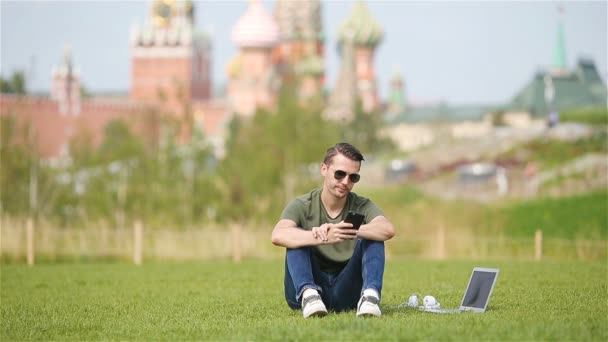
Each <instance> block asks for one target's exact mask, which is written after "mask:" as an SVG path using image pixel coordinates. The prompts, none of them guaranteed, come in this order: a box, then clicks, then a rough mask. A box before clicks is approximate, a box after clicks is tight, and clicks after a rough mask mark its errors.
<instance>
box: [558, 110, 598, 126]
mask: <svg viewBox="0 0 608 342" xmlns="http://www.w3.org/2000/svg"><path fill="white" fill-rule="evenodd" d="M560 120H561V121H564V122H568V121H571V122H581V123H586V124H590V125H608V108H606V107H598V108H580V109H574V110H568V111H564V112H562V113H560Z"/></svg>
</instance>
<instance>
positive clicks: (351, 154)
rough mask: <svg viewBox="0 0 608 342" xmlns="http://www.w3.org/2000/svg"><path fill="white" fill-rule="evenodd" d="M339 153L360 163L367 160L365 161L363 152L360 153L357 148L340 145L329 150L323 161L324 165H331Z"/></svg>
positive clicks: (344, 144) (346, 144)
mask: <svg viewBox="0 0 608 342" xmlns="http://www.w3.org/2000/svg"><path fill="white" fill-rule="evenodd" d="M338 153H340V154H342V155H344V156H345V157H346V158H348V159H350V160H354V161H358V162H361V161H363V160H365V159H363V155H362V154H361V152H359V150H358V149H357V148H356V147H355V146H353V145H351V144H349V143H338V144H336V146H334V147H330V148H328V149H327V153H325V158H324V159H323V164H325V165H330V164H331V162H332V161H333V159H334V157H335V156H336V155H337V154H338Z"/></svg>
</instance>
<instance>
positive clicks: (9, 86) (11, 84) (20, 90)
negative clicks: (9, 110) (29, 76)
mask: <svg viewBox="0 0 608 342" xmlns="http://www.w3.org/2000/svg"><path fill="white" fill-rule="evenodd" d="M0 93H7V94H19V95H24V94H26V93H27V91H26V85H25V73H24V72H23V71H21V70H19V71H15V72H13V74H12V76H11V77H10V78H9V79H4V78H2V77H0Z"/></svg>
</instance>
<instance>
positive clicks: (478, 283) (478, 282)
mask: <svg viewBox="0 0 608 342" xmlns="http://www.w3.org/2000/svg"><path fill="white" fill-rule="evenodd" d="M497 276H498V269H484V268H478V267H476V268H475V269H473V273H472V274H471V279H470V280H469V286H467V291H466V293H465V294H464V298H463V299H462V304H461V308H470V309H473V310H474V311H485V309H486V306H487V305H488V302H489V299H490V296H491V295H492V290H493V288H494V283H495V281H496V277H497Z"/></svg>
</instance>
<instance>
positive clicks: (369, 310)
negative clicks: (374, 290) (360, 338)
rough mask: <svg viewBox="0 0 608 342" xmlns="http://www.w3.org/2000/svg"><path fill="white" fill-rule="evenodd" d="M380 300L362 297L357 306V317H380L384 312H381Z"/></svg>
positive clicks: (372, 297)
mask: <svg viewBox="0 0 608 342" xmlns="http://www.w3.org/2000/svg"><path fill="white" fill-rule="evenodd" d="M378 304H380V300H379V299H378V298H377V297H374V296H366V295H363V296H361V299H359V304H357V317H361V316H363V317H371V316H375V317H380V316H382V312H381V311H380V307H379V306H378Z"/></svg>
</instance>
